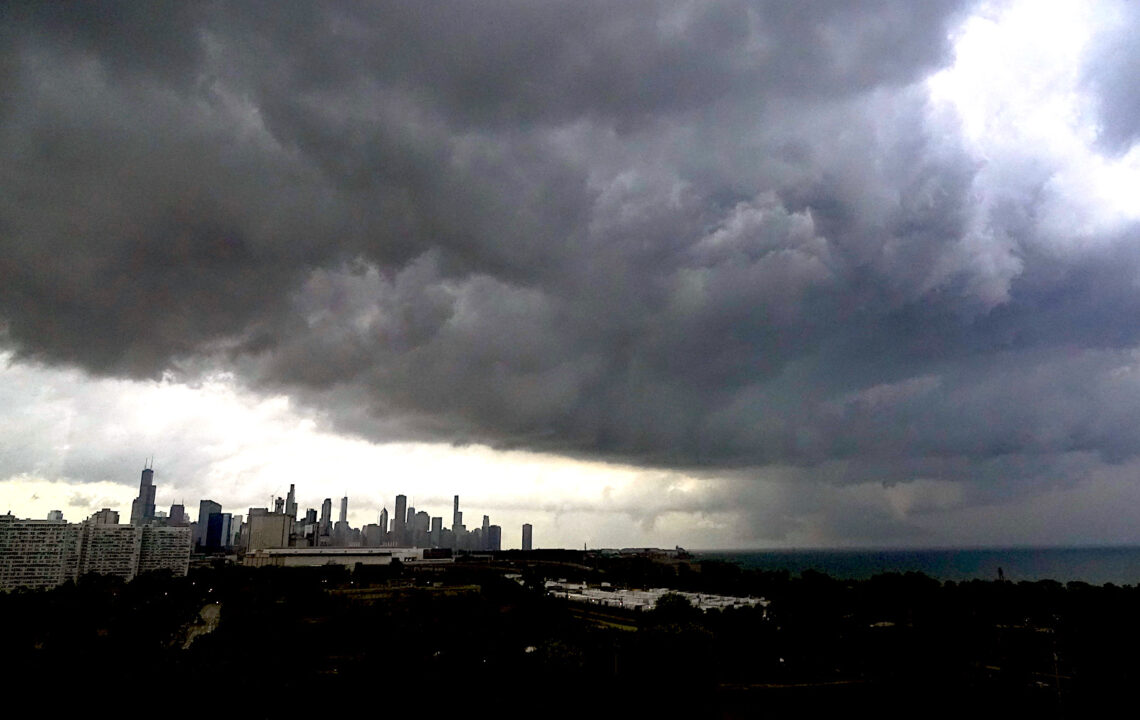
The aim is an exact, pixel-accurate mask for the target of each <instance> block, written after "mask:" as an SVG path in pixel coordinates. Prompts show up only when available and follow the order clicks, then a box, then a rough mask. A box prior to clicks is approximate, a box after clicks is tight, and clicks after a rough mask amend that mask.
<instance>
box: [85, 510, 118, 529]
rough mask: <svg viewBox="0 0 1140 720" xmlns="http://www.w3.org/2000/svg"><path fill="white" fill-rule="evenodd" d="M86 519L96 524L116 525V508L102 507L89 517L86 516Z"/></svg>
mask: <svg viewBox="0 0 1140 720" xmlns="http://www.w3.org/2000/svg"><path fill="white" fill-rule="evenodd" d="M88 521H89V522H93V523H95V524H96V525H118V524H119V513H118V511H116V510H109V509H107V508H103V509H102V510H100V511H99V512H97V513H95V514H93V515H92V516H91V517H90V518H88Z"/></svg>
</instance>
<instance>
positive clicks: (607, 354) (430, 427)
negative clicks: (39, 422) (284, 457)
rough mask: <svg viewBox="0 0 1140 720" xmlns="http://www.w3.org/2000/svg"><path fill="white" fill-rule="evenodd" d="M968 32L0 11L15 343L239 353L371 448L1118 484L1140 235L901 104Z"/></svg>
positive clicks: (170, 359) (0, 140) (938, 16)
mask: <svg viewBox="0 0 1140 720" xmlns="http://www.w3.org/2000/svg"><path fill="white" fill-rule="evenodd" d="M962 11H963V8H961V7H958V6H957V4H953V3H910V2H877V3H859V4H853V3H810V4H805V3H782V2H779V3H737V2H714V3H695V4H687V3H659V2H653V3H649V2H630V3H616V4H615V3H608V2H606V3H591V2H567V3H489V4H488V3H480V4H471V3H459V4H456V5H441V4H431V5H423V4H413V3H407V4H348V3H330V4H296V5H292V4H290V5H280V4H271V5H264V6H261V5H255V4H209V3H207V4H174V5H171V6H170V7H166V8H164V7H161V6H159V5H155V4H146V5H138V4H127V5H117V4H91V5H85V4H76V5H64V6H59V5H38V4H37V5H11V6H7V9H6V10H5V11H4V12H5V14H6V16H5V21H4V30H3V35H2V37H3V58H4V60H3V66H2V70H0V72H2V73H3V75H2V77H3V79H4V83H3V84H4V88H5V90H4V92H5V93H6V95H5V103H4V109H3V110H0V122H2V126H0V154H2V156H0V190H2V192H0V243H2V244H3V248H2V250H3V252H2V254H0V313H2V316H3V319H4V322H5V323H6V341H7V343H8V344H9V345H11V346H12V347H13V348H15V349H16V351H17V352H18V353H19V355H20V356H21V357H24V358H35V359H38V360H41V361H44V362H49V363H66V364H73V365H77V366H80V367H83V368H85V369H87V370H89V371H92V372H95V373H100V374H108V375H130V376H155V375H157V374H159V373H161V372H163V371H164V370H168V369H171V368H173V369H178V368H180V367H184V368H188V367H193V366H195V365H196V363H198V362H200V360H201V358H203V357H205V358H211V359H219V360H221V359H224V360H225V361H226V362H229V363H231V364H232V366H233V367H236V368H239V369H240V371H241V373H242V376H243V377H244V378H245V380H246V381H247V382H249V383H251V384H253V385H255V386H257V387H262V388H274V389H279V388H280V389H285V390H286V391H288V392H290V393H293V394H295V395H296V396H298V397H300V398H303V399H304V400H305V401H307V402H309V403H312V404H313V405H315V406H319V407H322V408H325V409H327V410H328V411H329V413H330V417H331V418H332V420H333V422H334V423H336V424H337V425H338V426H339V427H341V428H343V429H348V430H352V431H355V432H359V433H361V434H364V435H368V436H371V437H375V438H379V439H387V438H395V437H402V438H406V437H417V438H430V439H440V440H447V441H452V442H487V443H490V444H493V445H496V446H500V447H523V448H533V449H541V450H552V451H557V452H563V453H571V454H579V455H587V456H600V457H606V458H620V459H624V460H631V461H635V462H642V463H651V464H665V465H675V466H683V467H694V466H709V467H725V466H759V465H787V466H799V467H814V468H818V469H819V471H820V473H822V474H824V475H828V479H831V480H832V481H833V482H836V483H844V482H850V483H856V482H861V481H866V480H881V481H884V482H896V481H902V480H911V479H914V478H935V479H939V478H941V479H953V478H960V477H965V476H970V477H977V478H980V479H983V480H984V479H985V478H987V477H997V476H998V475H1000V474H1001V473H1009V472H1013V473H1014V474H1017V473H1023V474H1025V475H1027V476H1028V475H1034V476H1040V475H1042V474H1043V473H1047V472H1048V467H1049V464H1048V462H1047V460H1042V458H1046V459H1048V458H1055V457H1062V456H1065V455H1066V454H1072V453H1092V454H1094V455H1096V456H1098V457H1101V458H1103V459H1105V460H1108V461H1119V460H1121V459H1123V458H1126V457H1129V456H1131V455H1132V454H1133V453H1134V452H1135V451H1134V447H1135V444H1136V440H1137V438H1136V432H1135V430H1134V428H1136V427H1140V425H1138V424H1137V422H1136V421H1137V420H1140V417H1137V415H1138V413H1140V410H1137V408H1140V402H1137V401H1138V400H1140V396H1138V393H1140V383H1138V382H1137V379H1136V378H1135V377H1134V373H1133V371H1132V369H1131V368H1132V367H1133V365H1134V364H1135V359H1134V358H1133V357H1132V354H1131V353H1132V350H1131V348H1133V347H1134V346H1135V344H1136V339H1137V338H1136V329H1135V328H1137V327H1140V324H1137V323H1136V322H1134V318H1135V317H1136V314H1137V311H1140V306H1138V301H1137V299H1136V293H1135V288H1134V281H1133V279H1132V278H1134V277H1135V276H1136V273H1137V272H1138V271H1140V257H1138V256H1137V253H1135V252H1134V251H1133V250H1131V248H1134V247H1136V243H1135V240H1136V233H1137V230H1135V229H1132V230H1127V229H1126V230H1122V231H1120V232H1119V233H1118V234H1117V235H1113V236H1111V237H1105V238H1099V239H1098V242H1097V243H1091V244H1086V246H1085V247H1084V249H1081V250H1071V251H1069V250H1064V249H1058V247H1057V246H1056V244H1055V243H1053V244H1050V242H1046V240H1044V239H1043V234H1042V231H1041V229H1040V227H1039V221H1038V218H1039V217H1040V216H1041V215H1042V214H1043V213H1045V211H1047V210H1048V208H1049V203H1050V202H1052V200H1051V196H1050V195H1049V192H1048V187H1049V186H1048V180H1049V178H1050V176H1051V170H1050V168H1048V167H1044V168H1042V167H1035V166H1033V165H1032V163H1024V164H1022V165H1018V164H1016V163H1012V162H1011V163H1009V164H1003V165H1001V167H1000V168H998V169H993V168H988V167H986V165H985V163H983V162H982V161H981V159H979V158H977V157H974V156H972V155H971V154H970V152H969V151H968V150H967V149H966V148H965V147H964V146H963V143H962V142H961V141H960V140H959V129H958V126H957V123H956V120H955V118H953V117H951V116H945V115H943V114H940V113H939V112H938V111H937V110H936V109H935V108H934V107H933V106H932V105H931V103H930V100H929V98H928V96H927V93H926V90H925V87H924V86H923V85H922V84H921V83H920V81H921V80H922V79H923V78H924V77H926V76H928V75H929V74H930V73H932V72H934V71H935V70H936V69H938V68H939V67H941V66H943V65H945V64H946V63H947V62H948V61H949V54H950V52H949V46H948V40H947V37H948V33H949V31H950V30H951V29H952V28H953V27H954V25H955V23H956V22H957V21H958V20H959V19H960V18H961V17H962ZM1111 77H1113V76H1111V75H1107V74H1106V75H1105V78H1106V82H1109V83H1111V82H1115V80H1111ZM1121 77H1123V75H1121ZM1105 87H1106V88H1109V89H1108V90H1106V91H1105V95H1104V97H1105V98H1106V99H1105V102H1106V103H1109V104H1111V103H1115V102H1117V101H1116V100H1112V99H1111V98H1112V97H1114V96H1112V94H1111V92H1110V91H1109V90H1111V88H1110V86H1109V85H1105ZM1113 113H1114V114H1112V118H1115V119H1111V120H1106V126H1110V130H1109V131H1108V132H1109V134H1110V136H1111V137H1112V138H1116V140H1114V142H1118V143H1123V142H1126V141H1128V140H1129V138H1132V137H1133V136H1132V135H1130V134H1129V133H1130V132H1131V131H1130V130H1128V129H1127V128H1128V127H1129V126H1128V124H1127V122H1128V121H1127V120H1126V117H1127V113H1125V112H1123V111H1121V112H1119V113H1117V112H1116V111H1113ZM1111 128H1114V129H1111ZM1010 168H1013V169H1010ZM829 463H830V464H832V465H829ZM835 463H838V464H840V465H841V466H842V468H843V469H842V471H837V472H834V473H831V471H830V470H828V468H829V467H834V464H835ZM829 473H830V474H829ZM831 475H834V477H831ZM840 519H841V518H835V519H834V520H835V522H836V523H839V521H840ZM848 519H849V520H850V518H848ZM852 522H854V521H853V520H852ZM899 527H900V528H901V530H900V532H902V531H906V532H909V530H907V528H908V527H909V526H907V525H906V524H905V523H902V524H901V525H900V526H899Z"/></svg>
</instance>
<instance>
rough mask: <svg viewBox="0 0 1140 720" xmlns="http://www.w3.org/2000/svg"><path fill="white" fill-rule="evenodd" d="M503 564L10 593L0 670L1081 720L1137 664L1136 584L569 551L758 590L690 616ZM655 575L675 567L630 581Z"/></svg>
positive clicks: (3, 616) (120, 687) (614, 565)
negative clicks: (608, 602)
mask: <svg viewBox="0 0 1140 720" xmlns="http://www.w3.org/2000/svg"><path fill="white" fill-rule="evenodd" d="M512 562H513V563H514V564H515V566H516V570H517V571H521V573H520V574H521V575H522V580H523V582H521V583H520V582H515V581H514V580H511V579H508V578H506V577H504V575H503V573H502V572H501V569H502V568H501V564H502V563H501V560H497V561H496V563H494V564H478V563H457V564H456V565H455V566H453V567H449V568H447V569H446V570H443V571H438V570H437V571H434V572H411V571H410V570H408V569H406V568H403V567H400V566H399V565H398V563H397V564H396V566H395V567H388V568H361V569H358V571H357V572H356V573H350V572H347V571H345V570H343V569H336V568H322V569H312V570H302V569H272V568H263V569H259V570H253V569H248V568H242V567H235V566H228V567H227V566H221V565H219V566H217V567H215V568H208V569H200V570H195V571H192V572H191V574H190V575H189V576H188V577H185V578H174V577H170V576H168V575H162V574H152V575H146V576H141V577H139V578H138V579H136V580H135V581H133V582H131V583H123V582H121V581H117V580H112V579H108V578H102V577H86V578H83V579H81V580H80V582H79V583H77V584H71V583H69V584H66V585H64V586H61V587H59V588H57V589H55V590H51V591H47V592H37V593H31V592H15V593H10V594H6V595H5V594H0V622H2V624H3V628H2V629H3V635H2V637H3V645H4V648H5V650H6V651H7V652H5V656H6V658H7V662H9V663H11V667H10V668H9V669H8V672H7V673H6V674H5V678H6V679H8V680H10V681H11V685H10V687H14V688H20V687H30V686H31V685H30V683H32V682H42V681H43V680H45V679H49V680H50V679H54V681H55V682H58V683H59V684H60V686H61V687H68V688H72V689H74V690H79V689H80V688H87V689H90V690H91V691H92V692H97V693H101V694H102V695H103V696H106V697H109V698H114V699H122V700H124V701H125V700H126V699H127V698H128V697H134V698H136V699H141V696H140V693H150V694H151V695H150V697H151V699H153V700H154V701H156V702H166V701H167V700H163V697H164V696H167V697H172V696H174V695H185V694H186V692H187V691H189V690H192V689H195V688H224V687H225V686H227V685H228V686H231V689H232V690H233V691H235V692H237V693H238V695H237V696H238V697H244V696H245V695H244V694H245V693H249V695H248V697H249V698H250V700H249V708H250V710H249V712H250V713H251V714H252V715H253V716H255V717H260V716H266V717H268V716H273V715H276V714H279V712H278V710H281V709H283V708H287V707H289V706H290V704H291V703H303V702H305V701H306V698H309V701H311V702H314V703H315V702H320V703H326V702H328V703H333V702H336V703H340V704H341V706H343V707H344V708H345V709H354V710H357V709H359V710H367V709H368V708H370V707H383V708H385V709H386V710H389V711H390V710H391V709H392V708H393V707H397V706H405V705H406V706H407V707H409V708H415V707H421V708H423V709H424V711H425V712H426V711H434V710H439V711H445V710H446V706H447V703H449V702H453V703H455V705H456V711H457V712H458V711H460V710H461V709H462V710H466V709H468V708H470V707H471V706H470V705H469V703H471V702H475V701H480V702H494V703H496V706H495V707H497V708H498V710H497V712H501V713H507V714H515V713H516V712H517V713H519V714H522V713H524V712H526V713H532V712H538V711H539V709H540V708H541V712H542V714H544V715H546V716H550V715H554V716H560V715H576V714H577V715H580V714H581V713H583V712H589V713H592V714H595V715H598V716H602V717H605V716H608V715H617V714H625V713H630V712H649V711H652V712H663V713H665V716H672V715H675V714H680V713H682V712H687V713H690V714H691V713H693V712H696V713H697V715H696V716H698V717H708V716H713V717H716V716H722V717H752V716H756V715H757V714H761V711H763V713H767V712H789V713H790V712H801V711H808V712H812V713H814V712H822V711H830V710H835V711H840V710H844V709H847V710H849V709H850V708H851V707H853V704H855V706H861V707H866V708H869V709H873V711H874V712H875V714H878V715H879V716H903V715H908V716H911V715H916V714H920V715H926V716H930V715H936V716H937V715H960V714H962V713H964V712H969V713H971V714H974V715H980V716H982V717H987V716H991V715H997V714H1005V713H1017V714H1019V715H1024V714H1026V713H1033V714H1036V715H1039V716H1046V717H1062V716H1071V717H1076V716H1084V715H1089V714H1091V713H1095V712H1098V711H1100V710H1102V709H1104V708H1105V707H1107V703H1108V702H1109V701H1110V700H1111V699H1114V698H1120V697H1122V696H1123V695H1124V694H1125V693H1126V692H1127V689H1128V687H1129V684H1130V680H1131V679H1132V678H1135V677H1137V676H1138V670H1140V661H1138V660H1137V658H1136V652H1135V649H1136V648H1137V647H1138V644H1137V640H1140V621H1138V620H1137V619H1136V612H1135V610H1136V608H1137V607H1138V606H1140V589H1137V588H1135V587H1115V586H1111V585H1109V586H1104V587H1096V586H1090V585H1086V584H1082V583H1069V584H1068V585H1061V584H1059V583H1056V582H1050V581H1041V582H1034V583H1026V582H1023V583H1016V584H1014V583H1003V582H989V581H974V582H964V583H950V582H948V583H939V582H937V581H935V580H932V579H931V578H929V577H926V576H924V575H921V574H916V573H908V574H905V575H899V574H887V575H880V576H876V577H874V578H871V579H870V580H865V581H839V580H835V579H832V578H830V577H827V576H826V575H822V574H819V573H814V572H806V573H804V574H803V575H802V576H800V577H792V576H790V575H789V574H787V573H779V572H777V573H772V572H758V571H745V570H741V569H740V568H738V567H736V566H732V565H728V564H725V563H716V562H713V563H710V562H705V563H701V565H700V566H687V565H685V564H677V563H674V564H672V565H665V564H659V563H651V562H648V561H647V562H644V563H643V562H641V561H640V560H639V559H621V560H615V561H613V562H610V561H609V560H604V561H597V562H593V563H592V564H591V563H581V564H578V571H579V572H580V573H581V574H583V575H584V576H589V577H590V578H600V577H604V578H606V579H607V580H608V581H610V582H613V583H614V584H619V583H626V582H628V583H630V584H634V585H637V584H648V585H658V586H661V585H671V586H673V587H677V588H678V589H690V590H701V591H707V592H712V591H716V592H721V593H726V594H738V595H746V594H753V595H757V594H758V595H763V596H764V597H765V598H767V599H768V600H769V601H770V604H769V605H768V606H767V607H766V608H762V607H756V608H751V607H747V608H732V609H727V610H723V611H716V610H713V611H708V612H701V611H700V610H698V609H696V608H694V607H692V606H691V605H690V604H689V603H688V601H686V600H685V599H684V598H682V597H680V596H666V597H665V598H664V599H663V600H662V601H661V602H660V603H659V604H658V607H657V609H655V610H653V611H648V612H643V613H634V612H629V611H622V610H620V609H612V608H603V607H597V606H583V605H581V604H579V603H573V602H569V601H566V600H564V599H558V598H552V597H547V596H546V595H545V594H544V592H543V591H542V589H541V578H542V577H543V576H545V575H547V573H548V570H549V568H543V566H542V565H541V564H540V565H538V566H533V565H528V564H525V563H520V562H519V561H518V558H514V559H512ZM573 565H574V564H571V563H567V564H565V565H560V566H559V567H561V568H562V569H567V568H571V567H573ZM666 573H669V574H671V576H672V577H671V579H670V582H668V583H665V582H653V583H639V582H635V580H636V578H639V577H641V578H644V577H645V576H656V575H657V574H661V577H657V578H656V579H658V580H663V579H666V578H665V577H664V575H665V574H666ZM634 628H635V629H634ZM219 691H220V690H219ZM309 693H316V694H314V695H312V697H309V695H308V694H309ZM270 698H275V699H274V700H273V701H272V702H270V700H269V699H270ZM448 698H452V699H451V700H448ZM263 702H264V703H269V704H265V705H262V703H263ZM278 702H285V705H280V704H277V703H278ZM536 703H537V704H536ZM323 706H324V705H321V707H323Z"/></svg>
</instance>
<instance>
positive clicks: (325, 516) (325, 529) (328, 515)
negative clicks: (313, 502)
mask: <svg viewBox="0 0 1140 720" xmlns="http://www.w3.org/2000/svg"><path fill="white" fill-rule="evenodd" d="M319 530H320V534H321V535H328V534H329V533H331V532H332V498H325V501H324V502H323V503H321V522H320V527H319Z"/></svg>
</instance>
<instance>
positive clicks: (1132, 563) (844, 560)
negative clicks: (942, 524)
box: [691, 546, 1140, 585]
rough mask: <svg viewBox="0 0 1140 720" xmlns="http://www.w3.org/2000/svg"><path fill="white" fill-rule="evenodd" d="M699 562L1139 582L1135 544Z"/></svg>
mask: <svg viewBox="0 0 1140 720" xmlns="http://www.w3.org/2000/svg"><path fill="white" fill-rule="evenodd" d="M691 552H692V554H693V556H694V557H695V558H696V559H699V560H726V561H730V562H735V563H737V564H739V565H740V566H741V567H742V568H745V569H749V570H767V571H773V570H787V571H788V572H790V573H791V574H792V575H799V574H801V573H802V572H804V571H805V570H816V571H818V572H821V573H824V574H826V575H829V576H831V577H833V578H836V579H843V580H865V579H867V578H870V577H872V576H873V575H879V574H882V573H889V572H897V573H905V572H920V573H923V574H925V575H928V576H930V577H932V578H934V579H936V580H940V581H955V582H962V581H968V580H997V579H998V569H999V568H1000V569H1001V571H1002V574H1003V576H1004V578H1005V579H1006V580H1008V581H1010V582H1020V581H1037V580H1056V581H1057V582H1061V583H1068V582H1086V583H1089V584H1091V585H1104V584H1106V583H1113V584H1115V585H1136V584H1138V583H1140V546H1105V547H1088V546H1080V547H1008V548H1000V547H995V548H935V549H926V548H923V549H909V550H908V549H898V548H891V549H872V548H851V549H847V548H841V549H779V550H772V549H769V550H693V551H691Z"/></svg>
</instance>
